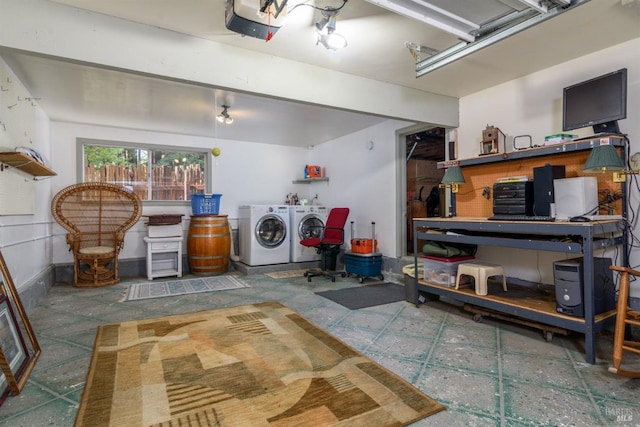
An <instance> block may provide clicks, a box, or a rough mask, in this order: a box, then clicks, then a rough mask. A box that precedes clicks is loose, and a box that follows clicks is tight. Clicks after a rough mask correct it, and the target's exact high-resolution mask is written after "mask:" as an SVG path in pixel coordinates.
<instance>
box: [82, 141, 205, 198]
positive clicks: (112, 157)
mask: <svg viewBox="0 0 640 427" xmlns="http://www.w3.org/2000/svg"><path fill="white" fill-rule="evenodd" d="M78 142H79V144H78V147H79V150H80V151H81V155H82V159H83V161H82V166H81V167H82V182H108V183H111V184H118V185H122V186H125V187H127V188H129V189H131V190H132V191H133V192H135V193H136V194H137V195H138V196H139V197H140V199H141V200H145V201H179V200H191V195H192V194H196V193H204V192H205V187H206V182H207V179H206V172H205V171H206V170H207V169H206V164H207V159H208V156H207V151H204V150H201V151H197V150H190V149H187V148H184V147H181V148H180V149H179V150H177V149H176V148H175V147H158V146H143V145H135V144H124V143H110V142H105V141H91V140H80V139H79V140H78Z"/></svg>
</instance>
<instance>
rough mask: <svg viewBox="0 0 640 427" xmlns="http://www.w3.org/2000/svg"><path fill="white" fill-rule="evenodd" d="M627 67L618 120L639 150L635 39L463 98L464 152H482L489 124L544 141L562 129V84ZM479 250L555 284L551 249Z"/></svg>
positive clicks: (639, 70)
mask: <svg viewBox="0 0 640 427" xmlns="http://www.w3.org/2000/svg"><path fill="white" fill-rule="evenodd" d="M625 67H626V68H627V69H628V75H627V80H628V81H627V85H628V95H627V96H628V102H627V119H625V120H621V121H619V125H620V129H621V131H622V132H625V133H627V134H628V136H629V140H630V147H631V150H630V152H631V153H635V152H637V151H640V121H639V120H638V117H640V39H635V40H632V41H629V42H626V43H622V44H620V45H617V46H614V47H611V48H609V49H605V50H602V51H600V52H596V53H594V54H591V55H587V56H584V57H581V58H578V59H576V60H572V61H569V62H566V63H564V64H560V65H558V66H555V67H552V68H548V69H546V70H543V71H540V72H537V73H534V74H530V75H528V76H525V77H523V78H520V79H517V80H513V81H510V82H507V83H504V84H501V85H499V86H495V87H492V88H490V89H487V90H484V91H482V92H478V93H475V94H473V95H470V96H466V97H464V98H461V99H460V128H459V129H458V144H459V147H458V153H459V157H460V158H472V157H475V156H477V155H478V153H479V147H480V141H481V140H482V130H483V129H484V128H485V127H486V126H487V124H490V125H494V126H496V127H498V128H500V130H502V131H503V132H504V133H505V134H507V135H521V134H529V135H531V136H532V139H533V141H534V143H535V142H538V143H540V142H543V141H544V137H545V136H546V135H552V134H555V133H560V132H562V90H563V88H564V87H566V86H569V85H572V84H574V83H579V82H581V81H583V80H587V79H589V78H592V77H596V76H599V75H602V74H605V73H608V72H611V71H615V70H618V69H620V68H625ZM571 133H575V134H578V135H580V136H588V135H591V134H592V133H593V131H592V129H591V128H584V129H580V130H578V131H571ZM508 151H510V150H508ZM632 187H634V186H632ZM639 201H640V196H639V195H638V191H637V189H636V188H633V189H632V195H631V197H630V200H629V206H630V207H631V208H633V209H634V210H635V211H636V212H638V210H639ZM634 225H635V224H634ZM478 255H479V257H486V258H488V259H491V258H493V259H494V260H500V261H501V262H502V263H503V264H504V265H505V269H506V274H507V275H509V276H515V277H519V278H523V279H527V280H533V281H542V282H544V283H553V274H552V273H553V272H552V270H551V264H552V262H553V260H555V259H557V255H554V254H552V253H545V252H539V253H527V252H525V254H524V256H521V257H514V256H513V250H512V249H509V250H504V249H487V248H485V249H484V250H481V251H479V254H478ZM618 256H620V255H618ZM507 260H508V261H507ZM630 263H631V265H632V266H634V265H635V266H636V268H637V266H638V265H639V263H640V251H638V250H637V249H634V250H633V251H632V255H631V259H630ZM635 288H636V289H635V290H634V292H635V294H634V295H638V296H640V286H635ZM632 293H633V292H632Z"/></svg>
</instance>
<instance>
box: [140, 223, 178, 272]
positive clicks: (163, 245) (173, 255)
mask: <svg viewBox="0 0 640 427" xmlns="http://www.w3.org/2000/svg"><path fill="white" fill-rule="evenodd" d="M148 234H149V235H148V236H147V237H145V238H144V241H145V242H146V244H147V278H148V279H149V280H153V279H154V278H156V277H168V276H177V277H182V227H181V226H180V225H179V224H175V225H167V226H160V225H153V226H149V233H148Z"/></svg>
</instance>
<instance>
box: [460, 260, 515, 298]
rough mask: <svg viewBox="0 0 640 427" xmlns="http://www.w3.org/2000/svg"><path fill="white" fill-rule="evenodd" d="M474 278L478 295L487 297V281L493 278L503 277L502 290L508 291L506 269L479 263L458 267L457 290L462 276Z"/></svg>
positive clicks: (496, 265)
mask: <svg viewBox="0 0 640 427" xmlns="http://www.w3.org/2000/svg"><path fill="white" fill-rule="evenodd" d="M465 275H466V276H472V277H473V279H474V280H475V284H476V294H477V295H487V279H488V278H489V277H491V276H502V289H504V291H505V292H506V291H507V278H506V276H505V275H504V268H502V266H501V265H498V264H488V263H479V262H468V263H462V264H459V265H458V274H457V275H456V289H458V286H459V285H460V276H465Z"/></svg>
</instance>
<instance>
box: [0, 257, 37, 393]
mask: <svg viewBox="0 0 640 427" xmlns="http://www.w3.org/2000/svg"><path fill="white" fill-rule="evenodd" d="M39 356H40V345H39V344H38V341H37V339H36V336H35V334H34V333H33V329H32V328H31V323H30V322H29V318H28V317H27V313H26V312H25V310H24V306H23V305H22V302H21V301H20V296H19V294H18V291H17V290H16V287H15V285H14V283H13V279H12V278H11V274H10V273H9V269H8V268H7V265H6V263H5V261H4V257H3V256H2V253H1V252H0V369H1V370H0V404H2V402H3V401H4V400H5V399H6V397H7V396H8V395H9V394H12V395H16V394H19V393H20V391H21V390H22V388H23V387H24V385H25V384H26V382H27V378H28V377H29V374H30V373H31V371H32V369H33V367H34V366H35V363H36V361H37V360H38V357H39Z"/></svg>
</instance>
